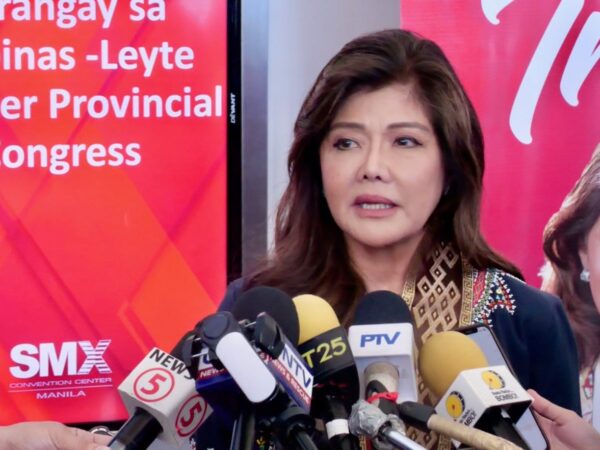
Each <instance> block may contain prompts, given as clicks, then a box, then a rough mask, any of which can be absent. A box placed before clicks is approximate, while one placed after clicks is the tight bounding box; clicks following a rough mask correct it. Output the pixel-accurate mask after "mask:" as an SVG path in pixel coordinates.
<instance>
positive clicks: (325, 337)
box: [293, 294, 359, 450]
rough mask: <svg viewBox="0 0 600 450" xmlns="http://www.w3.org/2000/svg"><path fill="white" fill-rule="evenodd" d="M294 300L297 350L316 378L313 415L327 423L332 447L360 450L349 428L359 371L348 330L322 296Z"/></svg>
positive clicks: (307, 295)
mask: <svg viewBox="0 0 600 450" xmlns="http://www.w3.org/2000/svg"><path fill="white" fill-rule="evenodd" d="M293 301H294V305H295V306H296V312H297V314H298V321H299V324H300V335H299V338H298V351H299V352H300V354H302V357H303V358H304V360H305V362H306V364H307V365H308V367H309V369H311V370H312V373H313V376H314V383H315V384H314V386H313V397H312V405H311V415H312V416H313V417H317V418H319V419H322V420H323V421H324V423H325V430H326V432H327V438H328V439H329V442H330V444H331V446H332V447H333V448H337V449H341V450H354V449H356V450H358V448H359V443H358V439H357V438H356V437H355V436H353V435H351V434H350V430H349V428H348V412H349V410H350V408H351V407H352V404H353V403H354V402H356V400H358V393H359V382H358V372H357V370H356V364H355V363H354V358H353V356H352V352H351V351H350V345H349V343H348V338H347V336H346V331H345V330H344V328H343V327H342V326H341V325H340V322H339V320H338V318H337V316H336V314H335V312H334V311H333V308H332V307H331V305H330V304H329V303H327V301H325V300H324V299H322V298H321V297H317V296H316V295H310V294H304V295H299V296H297V297H294V298H293Z"/></svg>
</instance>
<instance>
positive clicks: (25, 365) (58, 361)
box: [9, 339, 112, 379]
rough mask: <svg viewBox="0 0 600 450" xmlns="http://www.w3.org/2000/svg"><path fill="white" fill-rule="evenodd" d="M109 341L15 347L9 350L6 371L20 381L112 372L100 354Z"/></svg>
mask: <svg viewBox="0 0 600 450" xmlns="http://www.w3.org/2000/svg"><path fill="white" fill-rule="evenodd" d="M110 342H111V340H110V339H101V340H100V341H98V343H97V344H96V345H95V346H94V345H93V344H92V343H91V342H90V341H71V342H63V343H61V344H56V343H53V342H44V343H41V344H39V345H35V344H18V345H15V346H14V347H13V348H12V349H11V351H10V359H11V361H12V362H13V363H14V364H15V365H14V366H11V367H10V368H9V370H10V373H11V375H12V376H13V377H15V378H20V379H25V378H33V377H36V376H39V377H51V376H61V375H88V374H90V373H91V371H92V369H94V368H95V369H96V370H97V371H98V372H99V373H101V374H109V373H112V370H111V369H110V367H109V365H108V364H107V363H106V361H105V360H104V358H103V355H104V353H105V352H106V349H107V348H108V346H109V345H110Z"/></svg>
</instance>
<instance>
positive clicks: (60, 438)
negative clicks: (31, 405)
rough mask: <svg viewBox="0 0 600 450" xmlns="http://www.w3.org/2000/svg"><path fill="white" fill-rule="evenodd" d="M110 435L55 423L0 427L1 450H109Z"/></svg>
mask: <svg viewBox="0 0 600 450" xmlns="http://www.w3.org/2000/svg"><path fill="white" fill-rule="evenodd" d="M109 441H110V436H104V435H100V434H92V433H89V432H87V431H84V430H80V429H77V428H69V427H67V426H65V425H63V424H61V423H58V422H23V423H17V424H14V425H9V426H6V427H0V448H1V449H2V450H109V449H108V447H106V444H108V442H109Z"/></svg>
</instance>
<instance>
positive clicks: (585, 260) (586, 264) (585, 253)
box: [579, 242, 589, 270]
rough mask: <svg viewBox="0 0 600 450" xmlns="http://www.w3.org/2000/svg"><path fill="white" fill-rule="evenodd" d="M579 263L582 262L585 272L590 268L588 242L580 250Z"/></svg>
mask: <svg viewBox="0 0 600 450" xmlns="http://www.w3.org/2000/svg"><path fill="white" fill-rule="evenodd" d="M579 261H581V266H582V267H583V270H587V268H588V267H589V257H588V251H587V242H584V243H583V244H582V246H581V247H580V248H579Z"/></svg>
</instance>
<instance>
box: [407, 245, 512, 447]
mask: <svg viewBox="0 0 600 450" xmlns="http://www.w3.org/2000/svg"><path fill="white" fill-rule="evenodd" d="M502 274H503V272H500V271H499V270H497V269H487V270H483V271H482V270H477V269H474V268H473V267H472V266H470V265H469V264H468V263H467V262H466V261H465V260H464V259H463V258H461V256H460V254H459V253H458V252H457V251H456V250H455V249H454V248H453V247H452V245H448V244H441V245H439V246H437V247H435V248H434V250H433V251H432V252H431V253H430V256H429V257H428V259H427V260H426V261H425V264H424V267H423V268H421V269H420V270H419V273H416V274H412V275H409V277H408V279H407V282H406V283H405V285H404V290H403V293H402V298H403V299H404V300H405V301H406V303H407V305H408V307H409V309H410V310H411V312H412V315H413V318H414V335H415V343H416V347H417V349H416V351H417V352H418V350H419V349H420V348H421V346H422V345H423V343H424V342H425V341H426V340H427V339H428V338H429V337H431V336H432V335H434V334H436V333H439V332H441V331H448V330H453V329H456V328H458V327H462V326H467V325H472V324H473V323H485V324H488V325H490V314H491V312H493V311H494V310H495V309H497V308H505V309H507V310H508V311H509V313H511V314H512V313H514V309H515V305H514V299H513V296H512V294H511V293H510V291H509V289H508V287H507V286H506V283H505V282H504V279H503V277H502V276H501V275H502ZM417 383H418V386H417V389H418V396H419V401H420V402H421V403H425V404H427V405H432V406H435V405H436V404H437V402H438V400H439V399H438V398H437V397H436V396H435V395H434V394H433V393H432V392H430V391H429V389H428V388H427V387H426V386H425V384H424V383H423V380H422V378H421V374H420V373H419V371H418V368H417ZM407 436H408V437H409V438H410V439H412V440H414V441H417V442H419V443H420V444H421V445H423V446H424V447H426V448H427V449H430V450H432V449H436V448H437V450H449V449H451V448H453V446H452V443H451V441H450V439H449V438H447V437H445V436H440V435H438V434H437V433H435V432H429V433H425V432H422V431H419V430H417V429H414V428H410V427H409V428H408V429H407Z"/></svg>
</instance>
